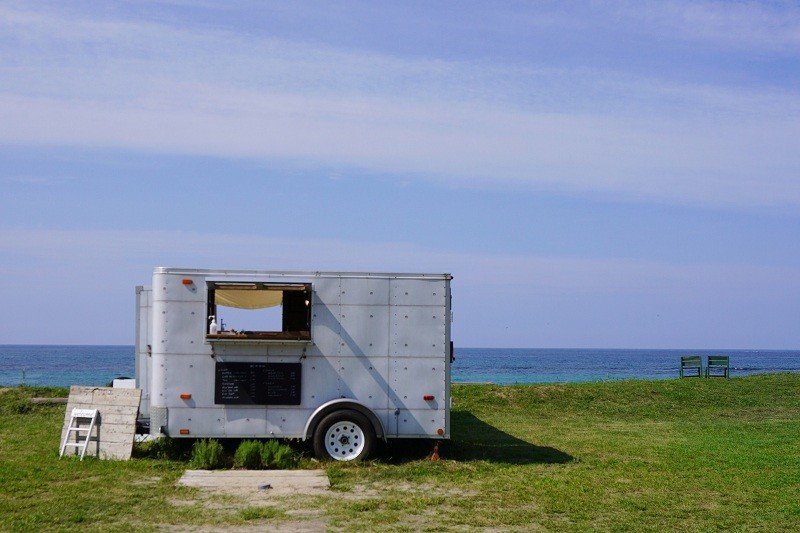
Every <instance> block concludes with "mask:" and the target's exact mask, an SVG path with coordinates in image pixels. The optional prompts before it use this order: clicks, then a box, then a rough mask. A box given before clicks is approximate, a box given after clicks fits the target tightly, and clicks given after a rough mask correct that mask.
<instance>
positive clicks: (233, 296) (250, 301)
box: [214, 289, 283, 309]
mask: <svg viewBox="0 0 800 533" xmlns="http://www.w3.org/2000/svg"><path fill="white" fill-rule="evenodd" d="M214 303H216V304H217V305H224V306H225V307H235V308H236V309H264V308H266V307H275V306H276V305H281V303H283V291H258V290H256V291H253V290H248V291H244V290H236V289H233V290H231V289H217V290H215V291H214Z"/></svg>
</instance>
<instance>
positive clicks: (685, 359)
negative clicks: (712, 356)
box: [681, 355, 701, 367]
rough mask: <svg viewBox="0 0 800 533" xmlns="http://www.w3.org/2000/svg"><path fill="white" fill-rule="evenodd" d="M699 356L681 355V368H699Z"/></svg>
mask: <svg viewBox="0 0 800 533" xmlns="http://www.w3.org/2000/svg"><path fill="white" fill-rule="evenodd" d="M700 365H701V363H700V356H699V355H683V356H681V366H682V367H685V366H692V367H693V366H700Z"/></svg>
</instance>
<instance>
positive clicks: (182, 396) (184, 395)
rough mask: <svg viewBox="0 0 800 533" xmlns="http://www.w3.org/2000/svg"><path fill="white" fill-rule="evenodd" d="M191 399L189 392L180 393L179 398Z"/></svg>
mask: <svg viewBox="0 0 800 533" xmlns="http://www.w3.org/2000/svg"><path fill="white" fill-rule="evenodd" d="M191 399H192V395H191V394H186V393H185V392H184V393H183V394H181V400H191Z"/></svg>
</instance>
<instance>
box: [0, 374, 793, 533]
mask: <svg viewBox="0 0 800 533" xmlns="http://www.w3.org/2000/svg"><path fill="white" fill-rule="evenodd" d="M57 392H58V393H60V394H65V393H66V391H57ZM50 395H55V392H54V391H36V390H34V389H29V388H15V389H6V390H2V391H0V530H12V531H13V530H19V531H60V530H67V529H72V528H74V527H76V526H77V527H81V528H83V529H88V530H90V531H98V530H109V529H110V530H123V529H131V528H133V529H136V530H148V529H149V530H154V529H158V528H160V527H164V526H167V527H168V526H184V527H191V526H197V525H206V526H207V527H210V528H214V529H219V528H224V527H225V526H226V525H227V526H231V527H240V528H241V527H251V526H256V527H268V526H269V524H273V523H280V522H281V521H286V520H300V521H302V516H303V514H302V512H303V511H308V510H313V511H314V512H315V513H317V514H315V515H312V516H314V517H315V518H322V519H324V521H325V523H327V524H328V527H329V528H331V529H333V530H360V531H442V530H458V531H465V530H498V531H515V530H519V531H529V530H558V531H562V530H570V531H589V530H604V531H626V530H629V531H663V530H692V531H695V530H699V531H706V530H733V531H797V530H800V503H798V502H800V374H778V375H763V376H752V377H747V378H733V379H728V380H725V379H701V380H698V379H684V380H677V379H675V380H665V381H620V382H604V383H586V384H566V385H521V386H503V387H501V386H492V385H457V386H454V387H453V396H454V406H453V412H452V433H453V438H452V440H451V441H448V442H444V443H442V445H441V447H440V450H439V453H440V455H441V456H442V460H441V461H438V462H432V461H429V460H427V458H426V456H427V455H428V454H429V453H430V451H431V443H430V442H429V441H422V442H415V441H411V442H409V441H394V442H392V443H390V444H389V445H384V446H383V447H382V448H381V450H380V451H379V455H378V458H377V459H375V460H373V461H370V462H367V463H364V464H361V465H340V464H328V465H324V466H326V467H327V468H328V475H329V478H330V479H331V483H332V487H333V489H334V490H333V491H332V492H331V494H330V495H327V496H316V497H293V498H287V499H275V500H270V502H269V505H266V506H259V505H252V504H250V505H249V506H239V507H236V506H234V505H228V503H229V502H227V501H220V502H217V504H216V505H205V504H204V503H203V502H202V501H196V496H197V494H196V493H195V492H194V490H193V489H187V488H183V487H176V486H175V483H174V482H175V480H176V479H177V478H178V477H179V476H180V475H181V473H182V472H183V471H184V470H185V469H186V468H187V462H186V460H171V459H167V458H165V457H176V456H180V453H178V454H176V453H163V454H161V455H160V456H161V457H162V458H154V457H157V456H159V454H157V453H150V454H149V455H148V457H139V458H137V459H134V460H132V461H128V462H116V461H97V460H86V461H84V462H83V463H81V462H78V461H75V460H68V459H63V460H60V459H59V458H58V445H59V442H58V441H59V437H60V429H61V424H62V421H63V413H64V406H63V405H60V406H38V405H37V406H31V405H30V404H28V402H27V398H28V397H30V396H50ZM184 452H185V450H184ZM184 455H187V454H186V453H184ZM305 466H308V462H307V461H306V463H305ZM176 503H177V504H176ZM298 513H300V514H299V515H298ZM297 516H300V517H301V518H297Z"/></svg>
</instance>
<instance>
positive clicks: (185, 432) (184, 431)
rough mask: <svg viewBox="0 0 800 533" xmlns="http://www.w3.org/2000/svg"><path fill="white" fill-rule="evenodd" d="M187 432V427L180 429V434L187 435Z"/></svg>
mask: <svg viewBox="0 0 800 533" xmlns="http://www.w3.org/2000/svg"><path fill="white" fill-rule="evenodd" d="M188 434H189V430H188V429H182V430H181V435H188Z"/></svg>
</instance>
